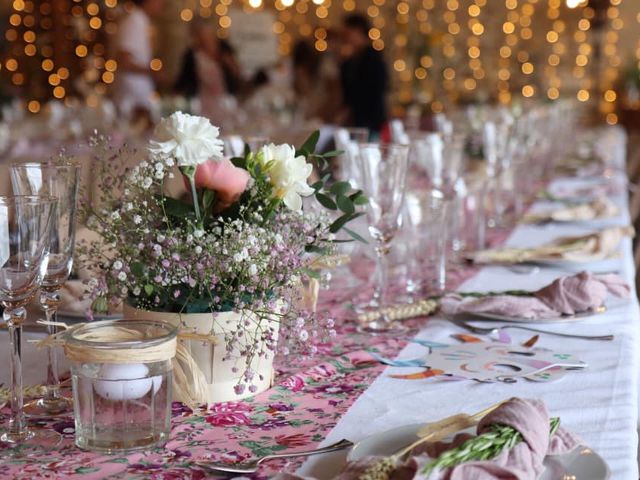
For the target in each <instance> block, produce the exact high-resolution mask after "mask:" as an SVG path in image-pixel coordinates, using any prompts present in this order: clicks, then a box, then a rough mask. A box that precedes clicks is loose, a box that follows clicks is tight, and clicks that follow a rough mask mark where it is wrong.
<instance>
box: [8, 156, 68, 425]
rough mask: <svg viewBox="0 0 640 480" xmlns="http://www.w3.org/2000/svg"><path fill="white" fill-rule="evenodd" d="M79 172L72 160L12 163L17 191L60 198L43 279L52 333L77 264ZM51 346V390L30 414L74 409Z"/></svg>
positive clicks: (42, 296)
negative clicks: (64, 290) (63, 388)
mask: <svg viewBox="0 0 640 480" xmlns="http://www.w3.org/2000/svg"><path fill="white" fill-rule="evenodd" d="M79 175H80V167H79V165H73V164H71V163H63V164H53V163H23V164H13V165H11V182H12V184H13V190H14V192H15V193H16V194H19V195H48V196H52V197H54V198H56V199H57V200H58V206H57V209H56V228H55V229H53V230H52V231H51V242H50V246H49V264H48V268H47V272H46V274H45V277H44V279H43V280H42V286H41V287H40V299H39V300H40V304H41V305H42V308H43V309H44V312H45V316H46V320H47V322H48V323H49V324H48V325H47V329H48V332H49V334H51V335H53V334H55V333H57V327H56V326H55V325H53V324H52V322H55V321H56V320H57V312H58V307H59V305H60V294H59V290H60V288H61V287H62V285H63V284H64V283H65V282H66V281H67V279H68V278H69V274H70V273H71V268H72V265H73V249H74V244H75V233H76V198H77V195H78V178H79ZM48 350H49V355H48V363H47V393H46V394H45V396H44V397H43V398H40V399H38V400H35V401H33V402H30V403H28V404H27V405H25V407H24V410H25V413H26V414H27V415H30V416H35V417H40V416H53V415H63V414H67V413H70V412H72V411H73V402H72V401H71V399H70V398H67V397H64V396H62V395H60V378H59V372H58V356H57V349H56V348H55V347H49V349H48Z"/></svg>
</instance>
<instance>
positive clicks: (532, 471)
mask: <svg viewBox="0 0 640 480" xmlns="http://www.w3.org/2000/svg"><path fill="white" fill-rule="evenodd" d="M549 422H550V418H549V413H548V412H547V408H546V406H545V404H544V402H542V401H541V400H532V399H521V398H512V399H511V400H509V401H507V402H505V403H504V404H503V405H501V406H500V407H499V408H497V409H496V410H494V411H493V412H491V413H490V414H488V415H487V416H486V417H484V418H483V419H482V420H481V422H480V424H479V425H478V430H477V431H478V434H482V433H485V432H487V430H489V429H490V427H491V425H494V424H499V425H507V426H510V427H512V428H514V429H516V430H517V431H518V432H520V434H521V435H522V437H523V441H522V442H520V443H518V444H516V445H515V446H514V447H512V448H510V449H505V450H503V451H502V452H501V453H500V454H499V455H498V456H497V457H494V458H493V459H491V460H490V461H472V462H467V463H463V464H461V465H458V466H455V467H452V468H448V469H446V470H440V471H433V472H432V473H431V474H430V475H428V476H427V477H423V476H421V475H417V476H415V477H414V478H416V479H419V478H423V479H426V480H469V479H473V480H498V479H508V478H513V479H518V480H535V479H537V478H538V477H539V476H540V474H541V473H542V472H543V471H544V466H543V464H542V462H543V461H544V457H546V456H547V455H561V454H563V453H567V452H570V451H572V450H573V449H574V448H576V447H577V446H578V445H579V444H580V439H579V438H578V437H577V436H575V435H574V434H572V433H571V432H569V431H568V430H565V429H563V428H562V427H560V428H559V429H558V430H557V431H556V433H555V435H553V437H551V438H549V424H550V423H549ZM467 439H468V437H467V438H465V437H464V436H463V437H458V438H457V439H454V441H453V443H451V444H435V445H428V446H427V447H428V448H427V453H429V454H430V456H431V455H433V456H437V455H439V454H440V453H442V452H444V451H446V450H449V449H451V448H453V447H456V446H458V445H459V444H461V443H463V442H464V441H466V440H467ZM414 461H415V463H416V465H417V466H418V472H419V471H420V470H421V468H420V467H421V466H422V465H423V464H424V463H427V462H425V461H423V460H422V459H421V458H420V457H416V458H415V459H414Z"/></svg>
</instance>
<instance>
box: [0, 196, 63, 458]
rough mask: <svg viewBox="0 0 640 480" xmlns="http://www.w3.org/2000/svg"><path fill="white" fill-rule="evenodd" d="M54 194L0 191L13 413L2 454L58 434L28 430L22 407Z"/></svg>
mask: <svg viewBox="0 0 640 480" xmlns="http://www.w3.org/2000/svg"><path fill="white" fill-rule="evenodd" d="M56 203H57V200H56V199H55V198H53V197H45V196H42V197H37V196H15V197H0V304H1V305H2V306H3V307H4V313H3V317H4V320H5V322H7V326H8V330H9V346H10V351H11V355H10V369H9V370H10V375H11V381H10V383H11V396H10V401H11V413H10V416H9V426H8V429H7V430H5V431H4V432H3V433H2V435H0V455H6V456H13V455H20V453H21V451H22V450H23V448H26V447H40V448H46V447H48V446H51V444H54V445H55V444H57V443H58V442H59V441H60V436H59V435H58V434H57V433H56V432H53V431H51V430H31V429H30V428H28V427H27V422H26V418H25V415H24V412H23V410H22V407H23V391H22V324H23V323H24V321H25V319H26V316H27V313H26V310H25V308H24V307H25V305H27V304H28V303H29V302H30V301H31V300H32V299H33V297H34V296H35V294H36V292H37V291H38V288H39V287H40V284H41V282H42V279H43V278H44V276H45V273H46V271H47V264H48V260H49V257H48V254H49V242H50V239H51V231H52V229H53V228H54V227H55V221H56V216H55V215H56Z"/></svg>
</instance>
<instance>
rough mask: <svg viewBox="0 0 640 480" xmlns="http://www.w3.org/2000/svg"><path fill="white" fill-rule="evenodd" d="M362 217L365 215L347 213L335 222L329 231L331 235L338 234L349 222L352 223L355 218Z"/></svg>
mask: <svg viewBox="0 0 640 480" xmlns="http://www.w3.org/2000/svg"><path fill="white" fill-rule="evenodd" d="M362 215H364V213H362V212H356V213H352V214H348V213H345V214H344V215H342V216H341V217H338V218H337V219H336V220H334V222H333V223H332V224H331V225H330V226H329V231H330V232H331V233H336V232H338V231H339V230H340V229H341V228H342V227H344V226H345V225H346V224H347V223H348V222H350V221H351V220H353V219H355V218H358V217H361V216H362Z"/></svg>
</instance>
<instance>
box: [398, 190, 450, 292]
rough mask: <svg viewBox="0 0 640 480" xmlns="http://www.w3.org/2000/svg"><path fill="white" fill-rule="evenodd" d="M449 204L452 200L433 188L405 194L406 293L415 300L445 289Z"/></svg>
mask: <svg viewBox="0 0 640 480" xmlns="http://www.w3.org/2000/svg"><path fill="white" fill-rule="evenodd" d="M451 205H452V202H451V200H450V199H447V198H446V197H445V195H444V194H443V193H442V192H441V191H440V190H436V189H429V190H426V191H420V192H410V193H407V195H406V198H405V207H404V216H405V219H406V224H405V225H404V233H405V240H406V242H407V244H406V246H407V253H408V258H407V259H406V260H407V293H409V295H410V297H412V298H413V299H414V300H415V299H416V298H418V299H419V298H424V296H425V295H429V296H431V295H440V294H442V293H443V292H444V291H445V288H446V281H447V261H446V260H447V243H448V242H447V238H448V231H447V230H448V226H449V216H450V213H451Z"/></svg>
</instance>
